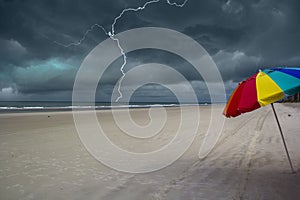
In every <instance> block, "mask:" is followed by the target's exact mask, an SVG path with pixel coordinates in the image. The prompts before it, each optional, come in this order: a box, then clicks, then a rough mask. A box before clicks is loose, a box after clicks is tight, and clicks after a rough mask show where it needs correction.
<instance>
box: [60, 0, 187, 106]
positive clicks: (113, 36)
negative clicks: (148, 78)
mask: <svg viewBox="0 0 300 200" xmlns="http://www.w3.org/2000/svg"><path fill="white" fill-rule="evenodd" d="M187 1H188V0H184V2H183V3H181V4H179V3H177V2H171V1H170V0H166V3H167V4H169V5H170V6H176V7H180V8H182V7H183V6H185V4H186V3H187ZM158 2H160V0H151V1H147V2H146V3H145V4H144V5H142V6H139V7H137V8H125V9H123V10H122V12H121V13H120V14H119V15H118V16H117V17H115V18H114V20H113V23H112V24H111V28H110V29H111V30H110V31H109V32H107V31H106V30H105V28H104V27H103V26H101V25H99V24H94V25H92V26H91V27H90V28H89V29H87V30H86V32H85V33H84V34H83V36H82V37H81V38H80V39H79V40H78V41H77V42H72V43H69V44H62V43H60V42H57V41H54V43H55V44H57V45H60V46H63V47H70V46H78V45H80V44H81V43H82V42H83V41H84V40H85V38H86V36H87V35H88V34H89V32H91V31H93V30H94V29H95V28H100V29H102V31H103V32H104V33H105V34H106V35H107V36H108V37H109V38H110V39H112V40H114V41H115V42H116V43H117V45H118V48H119V49H120V52H121V54H122V56H123V64H122V66H121V67H120V71H121V73H122V76H121V78H120V79H119V83H118V93H119V96H118V98H117V99H116V102H118V101H119V100H120V99H121V98H122V97H123V94H122V91H121V86H122V81H123V79H124V78H125V76H126V74H125V72H124V67H125V65H126V64H127V56H126V54H125V52H124V49H123V48H122V46H121V44H120V41H119V39H118V38H115V25H116V24H117V22H118V20H119V19H121V18H122V16H123V15H124V14H125V13H126V12H138V11H140V10H144V9H145V8H146V7H147V6H148V5H149V4H154V3H158Z"/></svg>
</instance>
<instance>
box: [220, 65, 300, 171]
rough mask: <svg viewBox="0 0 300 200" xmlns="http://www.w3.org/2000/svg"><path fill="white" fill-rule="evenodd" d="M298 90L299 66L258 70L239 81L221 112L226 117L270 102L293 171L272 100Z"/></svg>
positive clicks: (299, 86)
mask: <svg viewBox="0 0 300 200" xmlns="http://www.w3.org/2000/svg"><path fill="white" fill-rule="evenodd" d="M298 92H300V68H283V67H280V68H270V69H265V70H262V71H261V70H260V71H259V72H258V73H256V74H254V75H253V76H251V77H249V78H248V79H247V80H245V81H242V82H240V83H239V85H238V86H237V87H236V88H235V90H234V91H233V93H232V94H231V96H230V98H229V100H228V102H227V104H226V107H225V109H224V112H223V114H224V115H225V116H226V117H236V116H238V115H240V114H242V113H245V112H250V111H252V110H255V109H257V108H260V107H262V106H266V105H268V104H271V105H272V109H273V112H274V114H275V118H276V121H277V124H278V127H279V130H280V133H281V137H282V139H283V143H284V147H285V150H286V152H287V156H288V159H289V162H290V166H291V168H292V171H293V172H294V169H293V166H292V163H291V160H290V157H289V153H288V151H287V147H286V143H285V140H284V137H283V134H282V130H281V127H280V124H279V121H278V118H277V115H276V112H275V108H274V105H273V102H276V101H278V100H280V99H283V98H284V97H285V96H290V95H294V94H296V93H298Z"/></svg>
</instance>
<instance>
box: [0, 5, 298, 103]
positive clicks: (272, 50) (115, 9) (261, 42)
mask: <svg viewBox="0 0 300 200" xmlns="http://www.w3.org/2000/svg"><path fill="white" fill-rule="evenodd" d="M145 2H146V0H143V1H139V0H128V1H126V0H115V1H109V0H102V1H98V0H90V1H86V2H84V1H73V0H65V1H60V0H53V1H33V0H28V1H22V0H0V27H1V28H0V46H1V48H0V58H1V59H0V99H4V96H6V97H7V96H9V97H10V98H12V99H14V98H18V96H19V97H20V98H21V97H22V98H25V97H26V98H28V99H31V98H33V99H35V98H42V99H43V98H45V99H53V98H54V99H55V98H58V99H59V98H63V99H67V98H70V95H71V90H72V85H73V81H74V77H75V75H76V72H77V69H78V67H79V66H80V63H81V62H82V60H83V59H84V57H85V56H86V55H87V54H88V53H89V51H90V50H91V49H93V48H94V47H95V46H96V45H97V44H99V43H100V42H101V41H103V40H105V39H107V36H106V35H105V34H104V32H103V31H102V30H101V29H98V28H95V29H93V30H92V31H91V32H90V33H89V34H88V35H87V37H86V39H85V40H84V41H83V42H82V44H81V45H78V46H71V47H68V48H65V47H63V46H61V45H58V44H57V43H62V44H69V43H72V42H77V41H79V40H80V39H81V38H82V36H83V34H84V33H85V32H86V30H87V29H89V28H90V27H91V26H92V25H93V24H95V23H98V24H99V25H102V26H103V27H104V28H105V29H106V30H107V31H109V30H110V28H111V27H110V26H111V24H112V22H113V19H114V17H116V16H117V15H118V14H119V13H120V12H121V11H122V9H124V8H126V7H138V6H140V5H142V4H143V3H145ZM174 2H175V0H174ZM176 2H178V3H181V2H183V1H181V0H176ZM299 10H300V2H299V1H297V0H287V1H280V0H249V1H237V0H210V1H198V0H189V1H188V2H187V4H186V5H185V6H184V7H182V8H178V7H174V6H170V5H168V4H167V3H166V1H165V0H161V1H160V2H159V3H155V4H151V5H149V6H148V7H147V8H146V9H145V10H143V11H141V12H128V13H126V14H125V15H124V16H123V17H122V18H121V19H120V20H119V21H118V23H117V24H116V32H117V33H118V32H121V31H125V30H128V29H131V28H136V27H144V26H158V27H166V28H171V29H175V30H177V31H180V32H183V33H185V34H187V35H189V36H190V37H192V38H194V39H195V40H197V41H198V42H199V43H200V44H202V45H203V46H204V47H205V49H206V50H207V51H208V52H209V53H210V54H211V56H212V58H213V59H214V61H215V62H216V64H217V66H218V67H219V69H220V72H221V74H222V77H223V79H224V81H225V83H226V87H227V90H228V91H229V92H230V91H231V89H232V87H233V85H234V83H235V82H238V81H241V80H242V79H244V78H245V77H247V76H249V75H251V74H252V73H254V72H255V71H257V70H258V69H259V68H266V67H269V66H277V65H289V66H297V65H298V66H299V64H300V55H299V52H300V46H299V44H300V27H299V22H300V13H299ZM55 41H56V43H55ZM128 57H129V59H128V61H129V62H128V65H127V66H126V68H125V69H126V70H129V69H131V68H132V67H134V66H136V65H139V64H142V63H147V62H159V63H163V64H166V65H170V66H172V67H174V68H175V69H177V70H178V71H179V72H180V73H182V74H183V75H184V76H185V77H186V78H187V79H188V80H190V81H191V82H193V81H196V82H197V81H201V80H202V78H201V76H199V75H197V74H196V73H195V71H194V70H193V68H192V67H191V66H189V64H188V63H187V62H186V61H184V60H182V59H180V58H176V56H175V55H173V54H170V53H169V54H168V53H166V52H161V51H156V52H154V51H153V52H151V51H147V50H146V51H142V52H134V53H132V54H129V55H128ZM121 63H122V59H121V58H119V59H118V60H116V61H115V62H114V63H113V64H112V66H111V67H110V69H109V70H107V72H106V73H105V75H104V77H103V79H102V81H103V84H104V85H105V84H106V89H105V91H104V92H103V91H99V94H100V93H102V94H103V95H104V94H109V93H110V92H111V88H112V87H111V85H113V84H115V83H116V81H117V80H118V79H119V78H120V76H121V73H120V71H119V67H120V64H121ZM178 84H180V83H178ZM197 87H198V86H197ZM149 88H150V89H149ZM200 88H202V89H203V88H204V89H205V86H201V87H200V86H199V88H198V89H199V90H200ZM159 90H160V91H161V93H160V94H161V95H162V96H163V94H165V93H166V94H168V95H169V93H168V92H166V91H165V90H164V89H162V88H161V89H159ZM145 91H146V92H147V93H148V95H149V96H151V91H152V92H153V91H155V92H156V93H155V92H154V93H155V95H157V94H158V93H157V88H156V89H155V88H151V87H150V86H149V87H148V88H147V87H146V88H144V92H145ZM144 92H143V91H138V92H137V96H144V95H145V93H144ZM139 94H143V95H139ZM203 94H204V93H203ZM168 95H166V96H168ZM100 96H101V95H100ZM6 97H5V98H6ZM139 98H140V97H139Z"/></svg>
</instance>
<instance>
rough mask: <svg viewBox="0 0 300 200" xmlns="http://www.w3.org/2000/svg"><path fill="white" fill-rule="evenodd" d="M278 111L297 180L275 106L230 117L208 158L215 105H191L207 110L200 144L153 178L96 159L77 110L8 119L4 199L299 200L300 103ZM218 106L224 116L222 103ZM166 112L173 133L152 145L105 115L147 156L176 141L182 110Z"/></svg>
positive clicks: (141, 113)
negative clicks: (202, 153) (77, 122)
mask: <svg viewBox="0 0 300 200" xmlns="http://www.w3.org/2000/svg"><path fill="white" fill-rule="evenodd" d="M275 106H276V109H277V113H278V115H279V118H280V122H281V124H282V129H283V131H284V133H285V136H286V141H287V145H288V148H289V150H290V154H291V158H292V161H293V164H294V167H295V169H296V171H297V172H298V173H297V174H291V172H290V167H289V164H288V161H287V158H286V155H285V152H284V148H283V145H282V141H281V139H280V134H279V132H278V129H277V126H276V123H275V119H274V116H273V113H272V110H271V107H270V106H267V107H264V108H261V109H258V110H256V111H254V112H251V113H248V114H244V115H242V116H239V117H237V118H232V119H226V122H225V126H224V129H223V132H222V135H221V138H220V140H219V141H218V143H217V145H216V146H215V148H214V149H213V151H212V152H211V153H210V154H209V155H208V156H207V157H206V158H205V159H203V160H199V158H198V156H197V154H198V151H199V146H200V144H201V141H202V138H203V134H204V133H205V132H206V130H207V128H208V124H209V123H208V122H209V119H210V117H209V116H210V106H202V107H185V108H184V109H189V110H190V112H194V111H195V109H200V113H201V121H200V127H199V131H198V135H197V138H196V140H195V141H194V143H193V144H192V146H191V147H190V148H189V150H188V151H187V152H186V153H185V154H184V155H183V156H182V157H181V158H180V159H179V160H177V161H176V162H175V163H173V164H172V165H171V166H169V167H166V168H164V169H162V170H159V171H156V172H152V173H146V174H128V173H122V172H117V171H115V170H113V169H110V168H108V167H106V166H104V165H103V164H101V163H100V162H98V161H97V160H95V159H94V158H93V157H92V156H91V155H90V154H89V153H88V152H87V151H86V149H85V148H84V147H83V145H82V144H81V142H80V140H79V137H78V135H77V132H76V130H75V126H74V122H73V117H72V114H71V112H47V113H17V114H1V115H0V199H101V200H102V199H104V200H105V199H109V200H111V199H122V200H123V199H124V200H126V199H128V200H134V199H137V200H140V199H143V200H147V199H172V200H173V199H270V200H275V199H295V200H296V199H300V170H299V168H300V156H299V155H300V131H299V130H300V123H299V119H300V105H299V104H288V105H287V104H285V105H282V104H276V105H275ZM216 107H217V109H219V111H220V114H221V112H222V109H223V105H217V106H216ZM167 113H168V116H169V117H168V120H169V121H168V123H167V126H168V127H166V129H164V130H163V132H162V133H161V134H160V135H158V136H157V137H155V140H156V141H152V142H151V143H150V144H151V145H143V144H145V142H141V141H138V140H136V141H127V140H126V137H124V136H123V134H121V131H120V130H119V129H118V128H117V127H116V125H114V122H113V118H112V116H111V113H110V111H107V110H106V111H99V112H98V115H99V116H101V123H102V124H103V126H104V127H105V130H106V131H107V132H109V133H110V135H109V138H110V139H111V140H112V141H113V142H115V143H116V144H117V145H119V146H122V147H123V148H128V149H129V150H130V148H133V149H136V148H137V149H138V150H139V151H141V152H143V151H144V152H147V151H149V150H153V149H155V148H157V146H159V145H163V144H165V143H166V142H167V141H169V140H170V138H172V137H173V134H171V133H172V132H173V131H175V130H176V128H177V127H178V120H179V118H178V116H179V108H168V109H167ZM132 115H133V118H134V119H136V120H137V123H140V124H143V123H144V124H145V123H146V122H148V120H149V117H148V115H147V111H146V110H144V109H135V110H132ZM48 116H49V117H48ZM215 126H218V125H217V124H216V125H215ZM166 130H167V132H168V133H169V134H166ZM164 131H165V132H164ZM147 144H148V143H147Z"/></svg>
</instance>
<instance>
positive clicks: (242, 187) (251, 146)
mask: <svg viewBox="0 0 300 200" xmlns="http://www.w3.org/2000/svg"><path fill="white" fill-rule="evenodd" d="M270 111H271V110H268V111H267V112H263V114H261V115H260V116H259V118H258V120H257V123H256V127H255V129H254V135H253V136H252V138H251V140H250V142H249V143H248V148H247V151H246V153H245V155H244V157H243V160H242V163H241V168H242V169H245V170H246V171H245V172H244V175H242V177H241V183H240V184H239V187H238V190H237V193H238V194H237V195H235V196H238V199H240V200H242V199H245V196H244V195H245V192H246V190H247V185H248V181H249V176H250V174H251V164H252V163H251V161H252V155H253V153H254V150H255V145H256V141H257V139H258V137H259V136H260V135H261V130H262V127H263V125H264V122H265V120H266V119H267V116H268V115H269V113H270ZM234 199H235V198H234Z"/></svg>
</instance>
